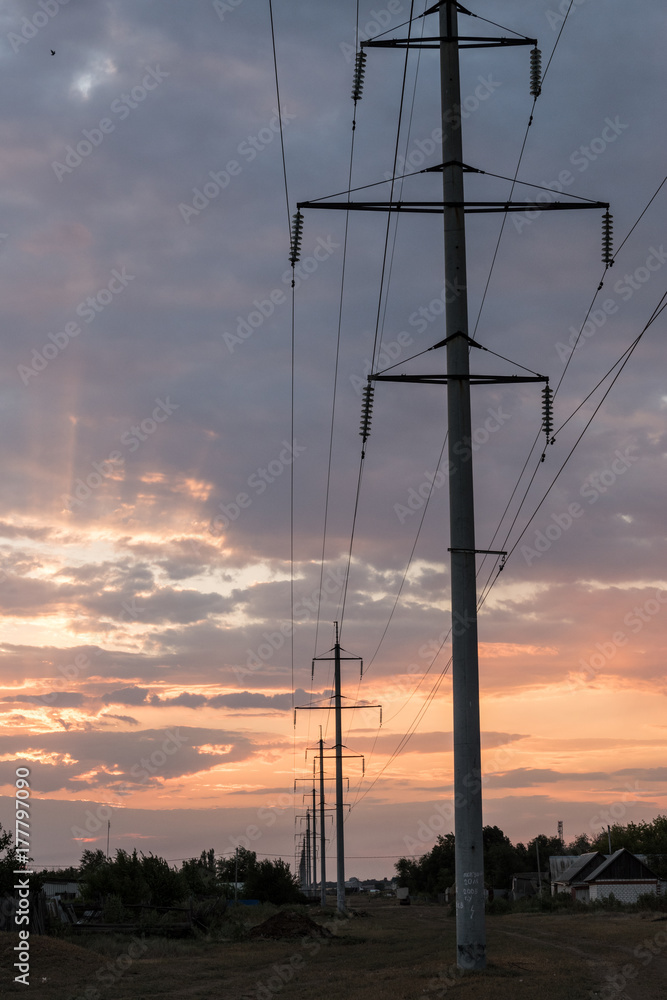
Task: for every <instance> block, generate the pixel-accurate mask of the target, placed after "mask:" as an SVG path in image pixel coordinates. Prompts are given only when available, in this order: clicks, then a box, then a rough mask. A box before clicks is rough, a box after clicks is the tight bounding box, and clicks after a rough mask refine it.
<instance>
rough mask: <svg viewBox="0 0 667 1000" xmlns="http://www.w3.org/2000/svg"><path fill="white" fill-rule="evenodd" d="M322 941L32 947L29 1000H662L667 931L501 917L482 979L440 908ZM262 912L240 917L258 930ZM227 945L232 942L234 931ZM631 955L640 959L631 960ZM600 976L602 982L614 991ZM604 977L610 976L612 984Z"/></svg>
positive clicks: (6, 975)
mask: <svg viewBox="0 0 667 1000" xmlns="http://www.w3.org/2000/svg"><path fill="white" fill-rule="evenodd" d="M358 909H360V911H361V912H360V915H358V916H355V917H353V918H352V919H350V920H347V921H344V922H339V921H336V920H332V919H331V917H324V916H322V915H321V914H318V913H317V912H313V911H312V910H311V909H309V910H308V912H309V914H310V915H311V916H313V917H315V918H316V919H318V920H320V921H321V922H322V923H325V924H327V925H328V926H330V927H332V929H333V931H334V936H333V937H332V938H330V939H319V940H317V939H310V938H309V939H298V940H296V941H243V940H230V939H227V940H221V939H220V936H217V938H216V939H210V940H206V939H201V940H197V941H173V940H166V939H160V938H153V939H147V940H146V941H145V942H143V943H142V942H136V941H135V943H134V944H132V940H131V939H129V940H128V939H127V938H124V937H120V936H106V937H104V938H98V939H97V940H91V939H85V940H83V941H81V942H79V940H78V939H77V940H76V941H74V942H71V941H70V940H67V941H65V940H60V939H56V938H48V937H34V936H33V937H31V939H30V947H31V975H30V985H31V987H32V989H33V991H34V992H33V994H32V995H33V996H35V997H37V998H39V1000H79V998H82V1000H84V998H85V1000H149V998H151V1000H167V998H169V1000H172V998H176V997H179V998H186V1000H187V998H191V1000H209V998H210V1000H220V998H224V1000H251V998H252V1000H269V998H272V997H284V998H287V997H289V998H290V1000H320V998H321V997H324V996H326V998H327V1000H385V998H386V1000H389V998H391V1000H417V998H434V1000H435V998H436V997H438V998H440V997H449V996H450V995H452V994H454V995H455V996H456V997H457V1000H458V998H460V1000H491V998H493V1000H523V998H526V1000H579V998H588V997H599V998H600V1000H608V998H609V997H612V996H613V997H618V998H620V1000H658V998H660V1000H663V998H664V997H665V996H666V995H667V922H666V921H665V920H664V919H662V920H661V919H656V915H655V914H620V915H617V914H606V913H597V914H541V913H536V914H510V915H507V916H490V917H488V919H487V937H488V949H487V950H488V960H489V961H488V968H487V971H486V972H485V973H482V974H477V975H467V976H461V974H460V973H459V972H458V971H457V970H456V968H455V965H454V963H455V953H456V949H455V931H454V921H453V919H452V918H451V917H450V916H448V915H447V912H446V910H445V909H444V908H442V907H435V906H420V905H412V906H409V907H402V906H398V905H397V904H396V902H395V901H393V900H392V901H374V900H373V901H370V902H368V903H364V904H362V907H358ZM266 915H267V913H266V912H265V913H255V914H249V915H247V916H246V915H244V917H245V919H246V920H250V921H254V922H258V921H259V919H261V918H262V917H265V916H266ZM228 934H229V935H230V937H238V936H239V931H238V929H237V930H235V929H234V928H233V927H232V928H231V929H230V930H229V931H228ZM16 942H17V938H16V935H10V934H2V935H0V993H1V994H2V995H3V996H14V995H16V994H20V993H21V992H22V991H23V989H24V987H23V986H22V985H19V984H15V983H13V981H12V980H13V975H14V971H13V970H12V967H11V966H12V962H13V961H14V958H13V957H12V949H13V946H14V944H16ZM637 949H639V951H637ZM608 977H612V980H613V982H614V984H615V985H614V986H612V985H611V981H610V979H609V978H608ZM614 977H616V978H615V979H614Z"/></svg>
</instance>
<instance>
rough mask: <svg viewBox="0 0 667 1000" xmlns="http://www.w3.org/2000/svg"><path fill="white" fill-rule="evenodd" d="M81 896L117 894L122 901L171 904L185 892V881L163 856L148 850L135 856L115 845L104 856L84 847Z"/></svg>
mask: <svg viewBox="0 0 667 1000" xmlns="http://www.w3.org/2000/svg"><path fill="white" fill-rule="evenodd" d="M81 862H82V864H81V880H82V894H83V896H84V899H90V900H93V899H94V900H99V899H104V897H106V896H112V895H113V896H118V897H119V899H120V900H121V901H122V903H123V905H125V906H130V905H133V904H134V905H136V904H137V903H146V904H152V905H153V906H173V905H174V904H175V903H178V902H179V901H180V900H182V899H184V898H185V896H186V895H187V882H186V880H185V879H184V878H183V876H182V875H181V873H180V872H178V871H176V870H175V869H173V868H170V867H169V864H168V862H166V861H165V860H164V858H160V857H157V856H156V855H153V854H149V855H148V857H146V856H145V855H144V854H142V855H141V857H139V855H138V854H137V851H136V848H135V850H134V851H133V852H132V854H128V852H127V851H124V850H122V848H119V849H118V850H117V851H116V857H115V858H114V859H113V860H108V861H107V859H106V858H105V857H104V855H103V852H102V851H95V852H93V851H84V855H83V858H82V859H81Z"/></svg>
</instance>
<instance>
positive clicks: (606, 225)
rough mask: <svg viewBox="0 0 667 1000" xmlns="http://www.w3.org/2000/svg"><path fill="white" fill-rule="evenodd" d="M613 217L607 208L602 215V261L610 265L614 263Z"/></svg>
mask: <svg viewBox="0 0 667 1000" xmlns="http://www.w3.org/2000/svg"><path fill="white" fill-rule="evenodd" d="M613 234H614V219H613V216H612V215H611V213H610V211H609V209H607V211H606V212H605V213H604V215H603V216H602V263H603V264H606V265H607V267H611V266H612V265H613V263H614V235H613Z"/></svg>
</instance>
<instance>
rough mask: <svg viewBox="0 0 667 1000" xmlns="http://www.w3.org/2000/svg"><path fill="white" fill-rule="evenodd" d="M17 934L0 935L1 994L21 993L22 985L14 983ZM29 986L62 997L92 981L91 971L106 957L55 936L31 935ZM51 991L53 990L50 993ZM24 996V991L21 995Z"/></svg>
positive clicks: (93, 972) (104, 961)
mask: <svg viewBox="0 0 667 1000" xmlns="http://www.w3.org/2000/svg"><path fill="white" fill-rule="evenodd" d="M18 941H19V937H18V935H17V934H13V933H7V932H3V933H1V934H0V977H1V979H2V986H3V995H12V994H14V993H23V991H25V986H24V985H23V984H22V983H16V982H14V976H15V975H18V970H16V969H14V967H13V963H14V962H15V961H16V953H15V952H14V947H15V945H17V944H18ZM29 941H30V981H29V982H30V986H34V987H36V990H37V993H38V994H39V996H40V997H41V998H50V997H55V996H58V997H61V998H62V997H64V996H68V995H69V993H70V992H75V991H78V990H79V987H80V986H81V984H82V983H84V984H87V983H88V982H89V981H92V982H96V980H95V974H96V973H97V970H98V969H100V968H101V967H103V966H104V965H105V964H106V962H107V961H108V959H106V958H105V957H104V956H103V955H99V954H97V953H96V952H94V951H91V950H90V949H89V948H81V947H80V946H79V945H76V944H70V943H69V942H68V941H62V940H60V939H57V938H51V937H45V936H44V935H39V934H31V935H30V938H29ZM52 991H53V992H52ZM24 995H25V994H24Z"/></svg>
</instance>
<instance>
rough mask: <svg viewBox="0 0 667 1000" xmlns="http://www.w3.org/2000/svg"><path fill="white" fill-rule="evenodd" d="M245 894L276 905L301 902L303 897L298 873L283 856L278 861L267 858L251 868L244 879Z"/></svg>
mask: <svg viewBox="0 0 667 1000" xmlns="http://www.w3.org/2000/svg"><path fill="white" fill-rule="evenodd" d="M243 896H244V897H245V899H259V900H260V901H261V902H262V903H275V905H276V906H282V905H283V904H285V903H299V902H301V901H302V899H303V895H302V893H301V890H300V889H299V881H298V879H297V877H296V875H293V874H292V872H291V870H290V866H289V865H288V864H287V862H285V861H283V860H282V858H278V859H277V860H276V861H271V860H270V859H269V858H265V859H264V860H263V861H260V862H258V863H257V864H256V865H255V866H254V867H253V868H251V869H250V870H249V872H248V874H247V876H246V878H245V879H244V884H243Z"/></svg>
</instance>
